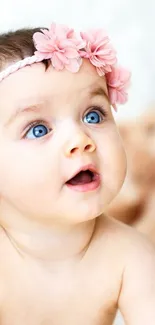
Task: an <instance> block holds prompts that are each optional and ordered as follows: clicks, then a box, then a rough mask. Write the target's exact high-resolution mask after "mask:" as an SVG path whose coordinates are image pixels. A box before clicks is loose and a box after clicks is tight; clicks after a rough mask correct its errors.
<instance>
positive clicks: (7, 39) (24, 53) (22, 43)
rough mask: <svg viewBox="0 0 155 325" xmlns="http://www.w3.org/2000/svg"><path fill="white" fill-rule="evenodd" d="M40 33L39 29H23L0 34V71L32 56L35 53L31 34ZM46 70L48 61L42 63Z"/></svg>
mask: <svg viewBox="0 0 155 325" xmlns="http://www.w3.org/2000/svg"><path fill="white" fill-rule="evenodd" d="M36 32H40V28H23V29H18V30H16V31H9V32H7V33H4V34H0V71H2V70H3V69H5V68H7V66H8V65H9V64H12V63H15V62H17V61H19V60H23V59H24V58H26V57H29V56H32V55H33V54H34V52H35V50H36V49H35V46H34V42H33V34H34V33H36ZM42 62H43V63H44V64H45V66H46V68H47V66H48V61H47V60H44V61H42Z"/></svg>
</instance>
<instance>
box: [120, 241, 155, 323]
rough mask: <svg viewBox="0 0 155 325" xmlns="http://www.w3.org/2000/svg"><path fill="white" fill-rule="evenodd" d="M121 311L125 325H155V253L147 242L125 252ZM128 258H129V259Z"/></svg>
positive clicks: (141, 242)
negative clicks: (125, 260)
mask: <svg viewBox="0 0 155 325" xmlns="http://www.w3.org/2000/svg"><path fill="white" fill-rule="evenodd" d="M126 253H127V254H128V255H127V265H126V266H125V269H124V274H123V281H122V289H121V293H120V298H119V308H120V311H121V313H122V315H123V317H124V320H125V324H126V325H155V250H154V247H153V246H152V245H151V244H150V243H149V242H147V240H145V239H143V238H142V239H141V240H140V241H139V240H137V243H136V242H135V241H134V243H133V249H132V252H131V251H130V252H126ZM128 257H129V258H128Z"/></svg>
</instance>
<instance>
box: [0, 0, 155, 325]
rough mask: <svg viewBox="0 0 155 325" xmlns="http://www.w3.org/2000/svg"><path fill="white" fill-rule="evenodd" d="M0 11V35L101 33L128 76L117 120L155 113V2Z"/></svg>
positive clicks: (9, 2)
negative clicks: (63, 28) (40, 30)
mask: <svg viewBox="0 0 155 325" xmlns="http://www.w3.org/2000/svg"><path fill="white" fill-rule="evenodd" d="M0 11H1V19H0V32H4V31H7V30H10V29H16V28H19V27H28V26H41V27H42V26H47V27H48V26H49V25H50V23H51V22H52V21H56V22H59V23H67V24H68V25H70V27H75V29H77V30H80V29H84V28H89V27H103V28H105V29H106V30H107V31H108V33H109V35H110V36H111V39H112V41H113V44H114V47H115V48H116V50H117V53H118V59H119V62H120V63H121V64H122V65H124V66H126V67H127V68H129V69H130V70H131V71H132V84H131V89H130V93H129V101H128V103H127V104H126V105H125V106H122V107H120V108H119V111H118V114H117V116H116V119H131V118H134V119H136V120H137V119H138V117H139V116H140V115H141V114H142V113H143V112H144V110H147V109H148V108H150V107H153V106H154V109H155V36H154V30H155V0H107V1H106V0H46V1H40V3H39V1H37V0H25V1H21V0H5V1H4V0H2V1H1V8H0ZM117 322H118V323H117V325H121V324H122V321H121V319H119V318H118V320H117Z"/></svg>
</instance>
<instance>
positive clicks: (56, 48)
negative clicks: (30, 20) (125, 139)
mask: <svg viewBox="0 0 155 325" xmlns="http://www.w3.org/2000/svg"><path fill="white" fill-rule="evenodd" d="M0 69H1V73H0V153H1V158H0V325H111V324H112V323H113V320H114V318H115V315H116V311H117V309H118V308H119V309H120V311H121V313H122V315H123V317H124V320H125V322H126V324H127V325H154V324H155V251H154V248H153V246H151V243H149V241H147V239H146V238H145V237H143V236H142V235H140V234H138V233H137V232H136V230H133V229H131V228H130V227H129V226H126V225H123V224H122V223H120V222H118V221H116V220H113V219H112V218H110V217H107V216H106V215H104V211H105V209H106V207H107V206H108V205H109V204H110V202H111V201H112V200H113V199H114V198H115V197H116V195H117V194H118V192H119V190H120V189H121V187H122V184H123V181H124V178H125V175H126V155H125V152H124V149H123V146H122V143H121V139H120V136H119V133H118V131H117V127H116V124H115V121H114V118H113V115H112V110H111V107H113V108H114V109H116V108H117V104H123V103H125V102H126V100H127V92H126V88H127V85H128V83H129V79H130V74H129V73H128V72H127V71H126V70H124V69H122V68H120V67H119V66H117V59H116V53H115V51H114V49H113V47H112V46H111V44H110V41H109V37H108V36H107V34H106V33H105V32H104V31H102V30H95V31H89V32H84V33H81V34H80V36H79V37H77V35H76V34H75V33H74V31H73V30H72V29H69V28H68V27H66V26H62V25H57V24H52V25H51V27H50V29H41V30H40V29H28V30H26V29H23V30H18V31H16V32H10V33H8V34H4V35H1V36H0Z"/></svg>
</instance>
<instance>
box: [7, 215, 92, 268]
mask: <svg viewBox="0 0 155 325" xmlns="http://www.w3.org/2000/svg"><path fill="white" fill-rule="evenodd" d="M24 224H25V223H24ZM24 224H23V227H21V224H20V227H19V225H18V227H16V226H11V227H10V226H6V225H5V226H3V229H4V231H5V233H6V235H7V237H8V238H9V239H10V243H11V244H13V245H14V247H15V248H16V250H17V251H18V252H19V253H20V254H23V255H28V256H29V257H31V258H33V259H37V260H38V259H39V260H40V261H42V262H45V263H47V262H50V263H51V262H54V263H55V262H63V261H66V260H70V261H71V260H72V261H73V260H79V259H80V258H82V257H83V255H84V254H85V251H86V250H87V248H88V246H89V244H90V242H91V239H92V237H93V234H94V232H95V225H96V219H94V220H90V221H87V222H83V223H80V224H77V225H50V226H47V225H46V226H45V225H44V226H43V225H41V224H39V223H38V224H37V223H35V225H34V224H33V225H32V224H31V221H29V225H28V222H27V225H26V227H24Z"/></svg>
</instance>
